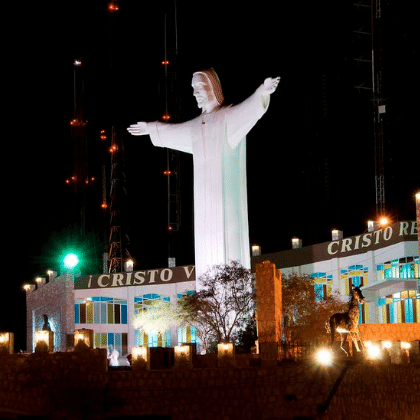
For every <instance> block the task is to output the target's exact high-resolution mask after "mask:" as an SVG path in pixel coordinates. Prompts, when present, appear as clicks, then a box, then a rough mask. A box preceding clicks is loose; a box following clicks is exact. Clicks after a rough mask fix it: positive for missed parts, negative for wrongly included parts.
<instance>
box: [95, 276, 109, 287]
mask: <svg viewBox="0 0 420 420" xmlns="http://www.w3.org/2000/svg"><path fill="white" fill-rule="evenodd" d="M91 277H92V276H91ZM106 277H107V278H108V280H109V274H103V275H102V276H99V277H98V285H99V287H107V286H108V284H109V283H107V284H103V283H102V279H104V278H106Z"/></svg>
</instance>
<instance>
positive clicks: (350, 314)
mask: <svg viewBox="0 0 420 420" xmlns="http://www.w3.org/2000/svg"><path fill="white" fill-rule="evenodd" d="M350 296H351V298H350V304H349V310H348V311H347V312H338V313H336V314H334V315H332V316H331V318H330V319H329V320H327V322H326V325H325V326H326V329H327V332H329V333H331V343H330V344H331V346H332V344H333V343H334V337H335V333H336V332H338V333H339V334H340V338H341V344H340V348H341V350H343V351H344V352H345V353H346V354H347V356H348V353H347V351H346V350H345V349H344V348H343V343H344V342H345V341H346V340H347V335H348V334H350V337H351V339H352V341H353V343H354V344H355V346H356V350H357V351H360V348H359V344H358V341H360V344H361V347H362V350H363V343H362V341H361V340H360V336H359V304H363V303H364V302H365V297H364V296H363V293H362V291H361V290H360V288H359V287H355V286H352V290H351V292H350Z"/></svg>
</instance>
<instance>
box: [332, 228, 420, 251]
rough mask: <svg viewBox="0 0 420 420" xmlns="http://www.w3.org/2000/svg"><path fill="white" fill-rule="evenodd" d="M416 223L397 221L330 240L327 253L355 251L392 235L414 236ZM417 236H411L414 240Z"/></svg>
mask: <svg viewBox="0 0 420 420" xmlns="http://www.w3.org/2000/svg"><path fill="white" fill-rule="evenodd" d="M417 229H418V227H417V223H416V222H415V221H414V222H411V221H410V222H399V226H398V224H397V223H395V224H394V225H391V226H387V227H386V228H384V229H379V230H375V231H374V232H368V233H365V234H363V235H358V236H355V237H352V238H345V239H342V240H341V241H332V242H330V243H329V244H328V246H327V252H328V254H329V255H337V254H344V253H348V252H352V251H356V250H358V249H360V248H369V247H371V246H374V245H379V244H382V243H383V244H386V242H388V241H390V240H391V239H392V238H393V237H394V238H395V239H396V237H397V236H415V235H417ZM416 239H417V238H413V240H416Z"/></svg>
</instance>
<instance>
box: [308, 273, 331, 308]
mask: <svg viewBox="0 0 420 420" xmlns="http://www.w3.org/2000/svg"><path fill="white" fill-rule="evenodd" d="M311 277H312V280H313V282H314V283H315V284H314V289H315V300H316V301H321V300H322V299H325V298H326V297H328V296H331V293H332V284H333V276H332V275H331V274H328V275H327V273H325V272H318V273H312V274H311Z"/></svg>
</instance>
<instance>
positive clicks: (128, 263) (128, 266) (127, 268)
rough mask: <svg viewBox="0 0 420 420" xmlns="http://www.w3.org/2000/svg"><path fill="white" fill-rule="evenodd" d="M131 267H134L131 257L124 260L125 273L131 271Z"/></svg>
mask: <svg viewBox="0 0 420 420" xmlns="http://www.w3.org/2000/svg"><path fill="white" fill-rule="evenodd" d="M133 268H134V261H133V260H132V259H131V258H130V259H128V260H126V261H125V262H124V270H125V272H126V273H130V272H132V271H133Z"/></svg>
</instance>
